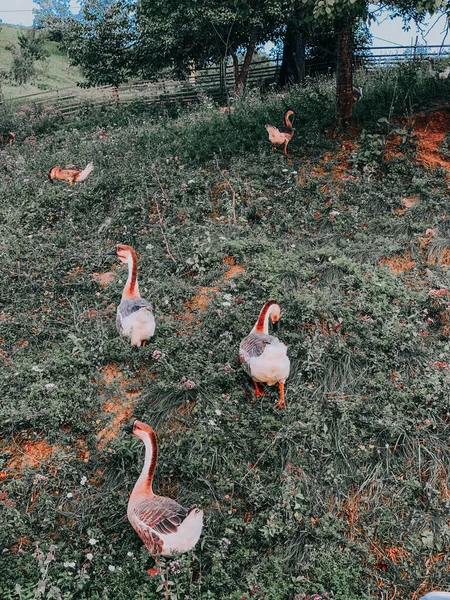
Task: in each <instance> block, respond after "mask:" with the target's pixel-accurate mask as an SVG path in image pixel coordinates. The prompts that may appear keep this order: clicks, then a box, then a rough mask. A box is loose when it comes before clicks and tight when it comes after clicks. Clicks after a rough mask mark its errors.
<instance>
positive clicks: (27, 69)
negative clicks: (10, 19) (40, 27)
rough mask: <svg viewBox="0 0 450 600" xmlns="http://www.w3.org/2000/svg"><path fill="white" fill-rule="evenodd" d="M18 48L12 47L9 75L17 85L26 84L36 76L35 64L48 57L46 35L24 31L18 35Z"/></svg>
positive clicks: (32, 30) (33, 31)
mask: <svg viewBox="0 0 450 600" xmlns="http://www.w3.org/2000/svg"><path fill="white" fill-rule="evenodd" d="M18 41H19V48H17V47H15V46H13V47H12V52H13V54H14V58H13V62H12V66H11V71H10V75H11V77H12V78H13V79H14V81H17V82H18V83H19V84H23V83H26V82H27V81H29V80H30V79H32V78H33V77H34V76H35V74H36V68H35V62H36V61H38V60H45V59H46V58H47V57H48V56H49V52H48V50H47V49H46V48H45V41H46V35H45V34H43V33H41V32H38V31H36V29H35V28H34V27H33V28H32V29H26V30H25V31H24V32H23V33H19V35H18Z"/></svg>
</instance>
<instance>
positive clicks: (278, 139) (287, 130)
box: [264, 108, 295, 156]
mask: <svg viewBox="0 0 450 600" xmlns="http://www.w3.org/2000/svg"><path fill="white" fill-rule="evenodd" d="M294 114H295V113H294V111H293V110H292V108H288V109H287V110H286V112H285V113H284V126H283V127H274V126H273V125H268V124H266V125H264V127H265V128H266V129H267V133H268V134H269V140H270V141H271V142H272V150H275V146H281V144H284V154H285V155H286V156H288V153H287V145H288V144H289V142H290V141H291V139H292V137H293V135H294V128H293V127H292V123H291V121H290V120H289V118H290V117H291V116H292V115H294Z"/></svg>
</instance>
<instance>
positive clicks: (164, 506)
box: [124, 420, 203, 556]
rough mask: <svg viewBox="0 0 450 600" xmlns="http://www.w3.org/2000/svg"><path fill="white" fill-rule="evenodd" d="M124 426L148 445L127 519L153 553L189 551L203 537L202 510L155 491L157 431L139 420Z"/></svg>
mask: <svg viewBox="0 0 450 600" xmlns="http://www.w3.org/2000/svg"><path fill="white" fill-rule="evenodd" d="M124 429H125V431H127V432H129V433H134V435H135V436H137V437H138V438H139V439H141V440H142V441H143V442H144V444H145V460H144V466H143V468H142V472H141V474H140V476H139V479H138V480H137V481H136V483H135V485H134V487H133V491H132V492H131V495H130V499H129V501H128V509H127V516H128V520H129V521H130V523H131V525H132V526H133V528H134V530H135V531H136V533H137V534H138V535H139V537H140V538H141V540H142V541H143V542H144V544H145V546H146V548H147V550H148V551H149V552H150V554H151V555H152V556H156V555H158V554H161V555H163V556H170V555H171V554H173V553H174V552H188V551H189V550H191V549H192V548H193V547H194V546H195V544H196V543H197V542H198V540H199V539H200V535H201V532H202V528H203V511H202V510H200V509H199V508H197V507H196V506H195V505H194V506H192V507H191V508H190V509H189V510H188V509H187V508H184V507H183V506H181V504H178V502H176V501H175V500H172V498H168V497H167V496H158V495H157V494H155V493H154V492H153V478H154V476H155V470H156V463H157V460H158V443H157V439H156V433H155V432H154V431H153V429H152V428H151V427H150V426H149V425H146V424H145V423H142V422H141V421H138V420H136V421H134V423H133V425H131V426H130V427H125V428H124Z"/></svg>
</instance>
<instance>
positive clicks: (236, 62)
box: [231, 52, 239, 88]
mask: <svg viewBox="0 0 450 600" xmlns="http://www.w3.org/2000/svg"><path fill="white" fill-rule="evenodd" d="M231 58H232V59H233V74H234V87H235V88H236V87H237V84H238V81H239V60H238V57H237V54H236V52H232V53H231Z"/></svg>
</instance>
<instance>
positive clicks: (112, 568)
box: [108, 565, 116, 572]
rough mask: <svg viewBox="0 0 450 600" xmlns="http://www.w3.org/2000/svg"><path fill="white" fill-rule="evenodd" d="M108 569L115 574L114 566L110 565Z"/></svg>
mask: <svg viewBox="0 0 450 600" xmlns="http://www.w3.org/2000/svg"><path fill="white" fill-rule="evenodd" d="M108 569H109V570H110V571H111V572H113V571H115V570H116V567H115V566H114V565H108Z"/></svg>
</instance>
